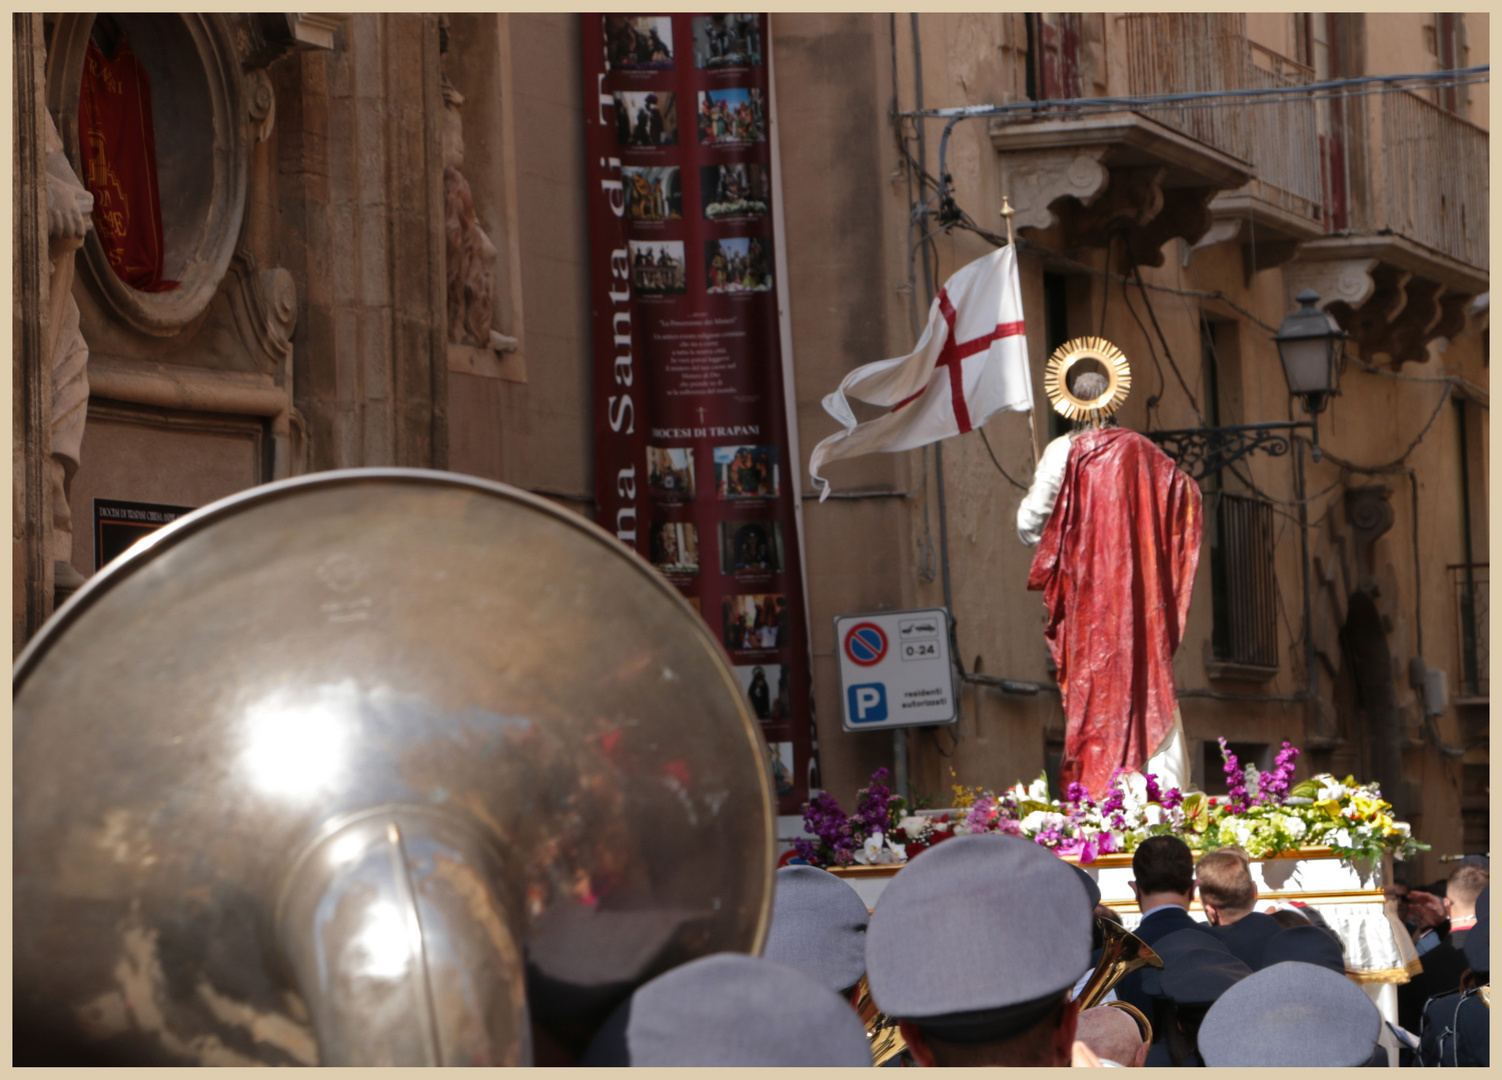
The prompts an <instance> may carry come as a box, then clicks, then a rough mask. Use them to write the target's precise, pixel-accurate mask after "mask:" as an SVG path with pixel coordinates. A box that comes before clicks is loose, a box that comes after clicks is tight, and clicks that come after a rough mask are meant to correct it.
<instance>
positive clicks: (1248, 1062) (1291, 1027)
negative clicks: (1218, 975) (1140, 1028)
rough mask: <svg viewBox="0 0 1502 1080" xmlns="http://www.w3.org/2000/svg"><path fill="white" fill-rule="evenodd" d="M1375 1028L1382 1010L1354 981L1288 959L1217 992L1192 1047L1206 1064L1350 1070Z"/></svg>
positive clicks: (1363, 1059) (1361, 1061)
mask: <svg viewBox="0 0 1502 1080" xmlns="http://www.w3.org/2000/svg"><path fill="white" fill-rule="evenodd" d="M1285 932H1286V931H1285ZM1381 1033H1382V1014H1381V1013H1379V1012H1378V1011H1377V1006H1376V1005H1374V1004H1373V1003H1372V999H1371V998H1369V997H1367V996H1366V991H1364V990H1362V989H1361V987H1359V986H1357V985H1356V984H1355V983H1353V982H1352V981H1351V980H1350V979H1348V978H1346V977H1345V976H1344V975H1337V974H1335V972H1333V971H1327V970H1325V969H1324V968H1322V967H1316V966H1315V965H1313V964H1304V963H1300V962H1298V961H1288V962H1285V963H1281V964H1274V965H1273V966H1272V967H1267V968H1263V969H1262V970H1261V971H1258V972H1254V973H1253V974H1251V975H1248V976H1247V977H1246V978H1244V979H1242V980H1241V981H1240V982H1238V983H1237V984H1236V985H1235V986H1233V987H1231V988H1230V989H1229V990H1227V991H1226V992H1225V993H1224V994H1222V995H1221V996H1220V1000H1218V1001H1217V1002H1216V1003H1215V1004H1214V1005H1212V1006H1211V1007H1210V1011H1209V1013H1207V1014H1206V1016H1205V1019H1204V1022H1203V1023H1202V1024H1201V1025H1200V1029H1199V1049H1200V1055H1201V1056H1202V1057H1203V1058H1204V1061H1205V1064H1206V1065H1208V1066H1210V1067H1211V1068H1219V1067H1221V1066H1226V1065H1241V1066H1254V1067H1259V1068H1299V1067H1302V1068H1318V1067H1322V1066H1323V1067H1331V1068H1354V1067H1358V1066H1362V1065H1365V1064H1366V1063H1367V1062H1368V1061H1369V1060H1371V1058H1372V1054H1373V1051H1375V1050H1376V1048H1377V1038H1378V1036H1379V1035H1380V1034H1381Z"/></svg>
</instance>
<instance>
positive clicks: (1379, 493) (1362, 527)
mask: <svg viewBox="0 0 1502 1080" xmlns="http://www.w3.org/2000/svg"><path fill="white" fill-rule="evenodd" d="M1391 498H1392V488H1390V487H1388V486H1387V485H1386V484H1369V485H1366V486H1364V487H1357V488H1348V489H1347V490H1346V493H1345V510H1346V520H1347V521H1348V522H1350V525H1351V533H1352V535H1351V546H1352V548H1353V549H1354V552H1355V555H1356V562H1357V574H1358V577H1357V581H1356V587H1357V588H1358V589H1359V590H1361V591H1362V592H1364V593H1367V594H1368V595H1371V596H1380V595H1381V589H1379V588H1378V585H1377V575H1376V572H1375V569H1374V563H1375V559H1374V557H1373V552H1372V545H1374V544H1375V543H1376V542H1377V539H1378V537H1380V536H1382V534H1383V533H1385V532H1387V530H1388V529H1391V528H1392V524H1393V520H1394V513H1393V508H1392V502H1391V501H1390V500H1391Z"/></svg>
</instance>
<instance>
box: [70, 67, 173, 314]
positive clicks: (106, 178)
mask: <svg viewBox="0 0 1502 1080" xmlns="http://www.w3.org/2000/svg"><path fill="white" fill-rule="evenodd" d="M78 144H79V153H80V155H81V156H82V158H83V171H84V177H83V180H84V183H85V184H86V185H87V186H88V189H89V192H90V193H91V194H92V195H93V196H94V228H95V230H96V231H97V232H98V234H99V242H100V243H101V244H103V245H104V254H105V257H106V258H107V259H108V260H109V264H110V266H112V267H114V270H115V274H116V275H117V276H118V277H119V278H120V280H121V281H123V282H125V284H127V285H129V286H131V287H132V288H135V289H140V290H141V291H142V292H166V291H168V290H169V289H175V288H177V282H175V281H165V280H163V278H162V262H163V259H162V212H161V196H160V194H159V193H158V191H157V176H156V134H155V132H154V131H153V130H152V126H151V82H150V80H149V79H148V78H147V77H146V69H145V68H143V67H142V66H141V62H140V61H139V60H137V59H136V54H135V52H133V51H132V50H131V47H130V46H129V45H128V44H127V43H126V42H124V41H123V40H122V41H121V43H120V49H119V51H118V52H117V53H116V54H115V58H114V59H113V60H107V59H105V56H104V53H103V52H101V51H100V50H99V47H98V46H97V45H95V44H94V43H93V42H90V43H89V48H88V52H87V54H86V55H85V57H84V70H83V85H82V87H81V88H80V92H79V100H78Z"/></svg>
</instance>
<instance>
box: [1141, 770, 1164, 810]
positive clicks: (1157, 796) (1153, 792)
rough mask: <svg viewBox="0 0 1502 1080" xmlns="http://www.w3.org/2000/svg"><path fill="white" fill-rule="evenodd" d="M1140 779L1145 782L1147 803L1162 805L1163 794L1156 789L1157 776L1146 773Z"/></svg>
mask: <svg viewBox="0 0 1502 1080" xmlns="http://www.w3.org/2000/svg"><path fill="white" fill-rule="evenodd" d="M1142 779H1144V780H1146V781H1147V801H1148V802H1155V803H1162V801H1163V792H1162V791H1161V790H1160V789H1159V788H1158V774H1157V773H1147V774H1146V775H1144V776H1143V777H1142Z"/></svg>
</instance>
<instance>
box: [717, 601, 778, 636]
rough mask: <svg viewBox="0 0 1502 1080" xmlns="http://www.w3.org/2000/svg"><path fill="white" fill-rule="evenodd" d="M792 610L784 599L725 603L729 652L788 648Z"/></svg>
mask: <svg viewBox="0 0 1502 1080" xmlns="http://www.w3.org/2000/svg"><path fill="white" fill-rule="evenodd" d="M787 624H788V609H787V599H786V598H785V597H783V596H780V595H779V596H731V597H726V599H725V648H727V649H777V648H781V647H782V646H783V645H785V644H787Z"/></svg>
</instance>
